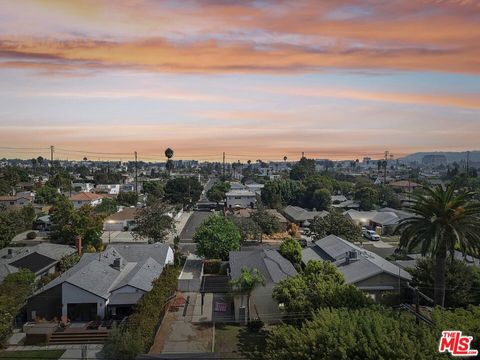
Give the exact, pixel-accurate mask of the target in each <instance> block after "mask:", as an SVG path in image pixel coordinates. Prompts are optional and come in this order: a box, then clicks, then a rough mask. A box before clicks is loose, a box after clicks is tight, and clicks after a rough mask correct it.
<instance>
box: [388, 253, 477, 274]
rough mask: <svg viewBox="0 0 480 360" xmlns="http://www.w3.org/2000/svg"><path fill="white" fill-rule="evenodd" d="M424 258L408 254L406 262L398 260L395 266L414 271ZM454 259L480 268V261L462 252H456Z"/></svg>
mask: <svg viewBox="0 0 480 360" xmlns="http://www.w3.org/2000/svg"><path fill="white" fill-rule="evenodd" d="M423 258H424V257H423V256H422V255H421V254H408V255H407V256H406V259H404V260H396V261H394V263H395V265H398V266H400V267H401V268H402V269H405V270H406V269H413V268H414V267H415V266H416V265H417V262H418V260H420V259H423ZM453 258H454V259H456V260H459V261H463V262H464V263H465V264H466V265H468V266H476V267H478V268H480V259H479V258H476V257H473V256H470V255H466V256H464V255H463V254H462V252H460V251H458V250H455V251H454V252H453Z"/></svg>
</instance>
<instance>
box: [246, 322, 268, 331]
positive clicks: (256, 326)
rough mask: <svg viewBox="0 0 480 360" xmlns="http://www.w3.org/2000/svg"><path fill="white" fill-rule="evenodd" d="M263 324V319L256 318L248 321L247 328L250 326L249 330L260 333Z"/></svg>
mask: <svg viewBox="0 0 480 360" xmlns="http://www.w3.org/2000/svg"><path fill="white" fill-rule="evenodd" d="M263 325H265V324H264V323H263V321H262V320H260V319H255V320H252V321H249V322H248V323H247V328H248V331H250V332H252V333H258V332H260V330H261V329H262V328H263Z"/></svg>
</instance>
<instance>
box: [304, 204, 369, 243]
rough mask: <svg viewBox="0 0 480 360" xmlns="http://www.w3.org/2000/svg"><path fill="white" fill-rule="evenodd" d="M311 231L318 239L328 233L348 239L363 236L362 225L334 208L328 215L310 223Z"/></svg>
mask: <svg viewBox="0 0 480 360" xmlns="http://www.w3.org/2000/svg"><path fill="white" fill-rule="evenodd" d="M310 231H311V233H312V236H313V237H314V238H315V239H316V240H320V239H323V238H324V237H325V236H328V235H336V236H338V237H341V238H342V239H345V240H348V241H358V240H361V238H362V232H361V230H360V227H359V226H357V225H356V224H355V223H354V222H353V221H352V220H351V219H349V218H347V217H346V216H343V214H342V213H340V212H338V211H334V210H332V211H331V212H330V213H329V214H328V215H326V216H324V217H323V218H322V217H316V218H315V219H314V220H313V221H312V223H311V224H310Z"/></svg>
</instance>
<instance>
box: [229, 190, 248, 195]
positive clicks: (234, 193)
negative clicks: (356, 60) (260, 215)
mask: <svg viewBox="0 0 480 360" xmlns="http://www.w3.org/2000/svg"><path fill="white" fill-rule="evenodd" d="M225 196H255V193H254V192H253V191H251V190H230V191H229V192H227V193H226V194H225Z"/></svg>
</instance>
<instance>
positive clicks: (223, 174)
mask: <svg viewBox="0 0 480 360" xmlns="http://www.w3.org/2000/svg"><path fill="white" fill-rule="evenodd" d="M222 176H223V181H225V151H224V152H223V167H222Z"/></svg>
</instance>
